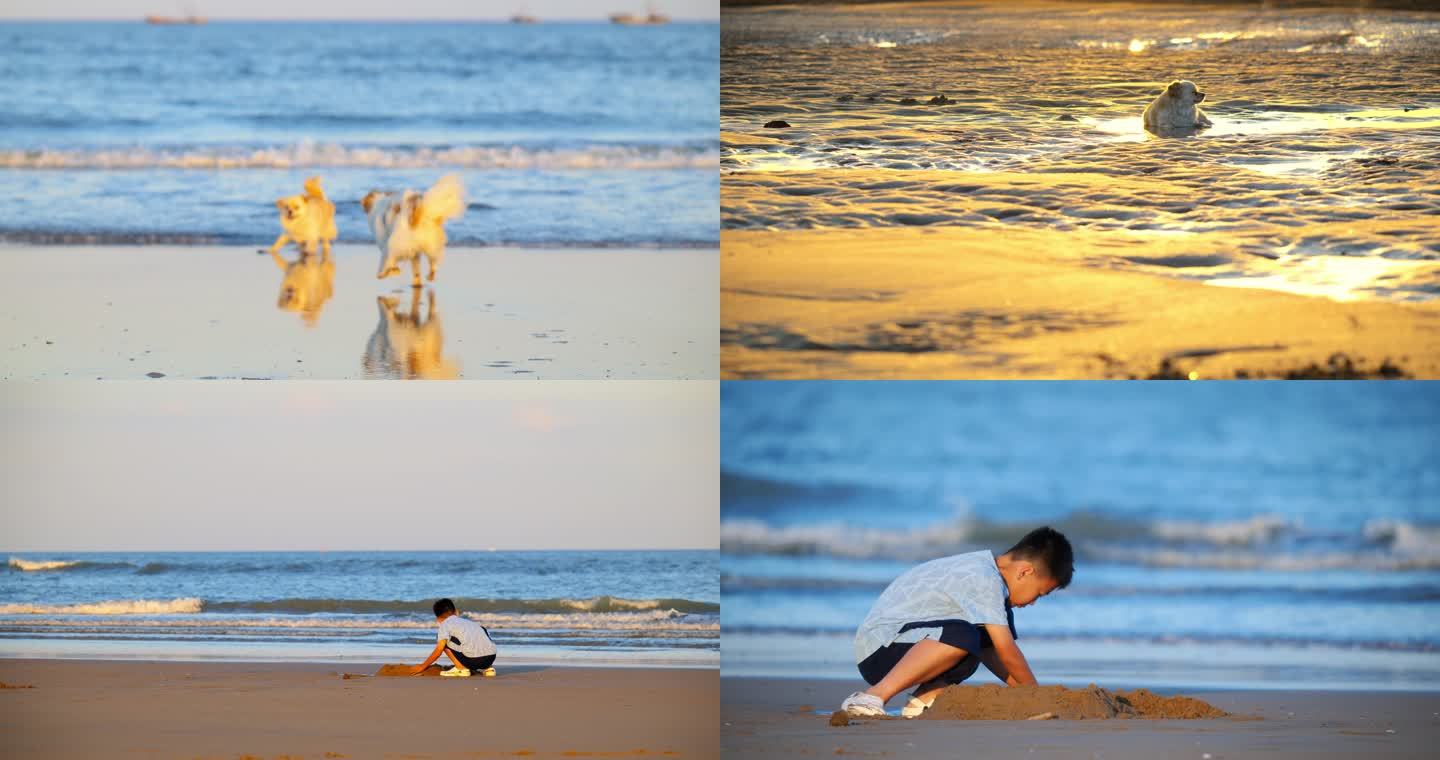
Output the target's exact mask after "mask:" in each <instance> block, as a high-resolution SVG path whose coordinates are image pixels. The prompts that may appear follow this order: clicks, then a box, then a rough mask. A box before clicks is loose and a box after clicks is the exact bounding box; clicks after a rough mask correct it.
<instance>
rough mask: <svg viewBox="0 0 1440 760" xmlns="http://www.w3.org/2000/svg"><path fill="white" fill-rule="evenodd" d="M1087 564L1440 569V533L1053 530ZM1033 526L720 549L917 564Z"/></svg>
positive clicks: (756, 542)
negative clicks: (1060, 534)
mask: <svg viewBox="0 0 1440 760" xmlns="http://www.w3.org/2000/svg"><path fill="white" fill-rule="evenodd" d="M1051 524H1052V525H1053V526H1054V527H1055V528H1057V529H1058V530H1060V531H1062V532H1064V533H1065V534H1066V535H1067V536H1068V537H1069V538H1070V539H1071V541H1072V542H1073V543H1074V545H1075V549H1076V552H1077V554H1079V555H1080V556H1082V557H1085V558H1087V559H1090V560H1098V561H1103V562H1110V563H1115V564H1128V565H1141V566H1148V567H1186V568H1216V569H1244V570H1267V571H1287V572H1288V571H1303V570H1341V569H1354V570H1375V571H1401V570H1431V569H1440V526H1432V525H1422V524H1416V523H1412V522H1407V521H1403V520H1389V519H1376V520H1370V521H1368V522H1367V523H1365V524H1364V525H1363V526H1362V527H1361V528H1360V529H1359V530H1358V531H1354V532H1351V533H1342V534H1338V535H1337V534H1336V533H1334V532H1324V531H1313V530H1310V529H1307V528H1306V527H1305V526H1304V525H1303V524H1301V523H1299V522H1298V521H1294V520H1288V519H1285V518H1282V517H1279V516H1275V515H1260V516H1256V517H1252V518H1249V519H1246V520H1235V521H1215V522H1201V521H1174V520H1157V521H1144V520H1130V519H1123V518H1115V517H1108V516H1104V515H1097V514H1094V513H1089V512H1079V513H1075V514H1072V515H1070V516H1069V517H1066V518H1064V519H1060V520H1056V521H1053V522H1052V523H1051ZM1032 527H1034V526H1033V524H1031V523H1028V522H1027V523H1026V524H1024V525H1020V524H1011V523H1002V522H992V521H987V520H981V519H970V518H962V519H957V520H953V521H950V522H945V523H939V524H935V525H929V526H924V527H919V528H910V529H904V528H902V529H880V528H858V527H855V526H853V525H849V524H841V523H825V524H812V525H801V526H772V525H768V524H766V523H764V522H761V521H759V520H750V519H737V520H726V521H724V522H722V523H721V525H720V546H721V549H722V551H724V552H727V553H730V554H768V555H788V556H812V555H813V556H834V557H843V558H850V559H889V560H902V561H919V560H924V559H929V558H932V557H937V556H943V555H946V554H954V553H958V552H963V551H973V550H976V549H982V548H992V549H993V548H996V547H1003V546H1008V545H1009V544H1010V543H1012V542H1013V541H1015V540H1016V539H1018V538H1019V537H1020V536H1022V535H1023V534H1024V533H1025V532H1026V531H1027V530H1029V529H1030V528H1032Z"/></svg>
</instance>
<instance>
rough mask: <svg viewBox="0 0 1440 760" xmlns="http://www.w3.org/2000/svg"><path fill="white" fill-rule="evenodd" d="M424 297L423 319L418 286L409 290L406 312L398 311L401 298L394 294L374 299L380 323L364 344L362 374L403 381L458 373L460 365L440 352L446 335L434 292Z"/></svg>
mask: <svg viewBox="0 0 1440 760" xmlns="http://www.w3.org/2000/svg"><path fill="white" fill-rule="evenodd" d="M427 296H428V298H429V302H428V305H427V308H426V310H425V317H424V319H423V320H422V319H421V315H420V288H413V289H412V290H411V296H410V311H409V312H403V311H399V310H398V308H397V307H398V306H399V304H400V299H399V298H396V297H395V296H379V297H377V298H376V299H375V303H376V305H377V306H378V307H379V310H380V323H379V324H378V325H376V326H375V333H374V334H373V335H371V336H370V342H369V343H368V344H366V346H365V358H364V360H363V362H362V365H363V366H364V369H365V374H367V375H369V376H372V377H387V378H398V379H405V380H453V379H455V378H457V377H459V376H460V367H459V365H458V364H456V363H455V362H454V361H453V360H450V359H446V358H445V357H444V356H443V355H442V351H443V350H444V344H445V334H444V332H442V330H441V326H440V314H439V311H438V310H437V309H436V307H435V291H434V290H430V291H429V292H428V293H427Z"/></svg>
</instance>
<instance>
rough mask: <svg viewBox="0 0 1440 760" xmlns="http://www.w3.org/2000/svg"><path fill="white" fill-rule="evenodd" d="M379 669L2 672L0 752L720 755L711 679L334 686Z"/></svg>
mask: <svg viewBox="0 0 1440 760" xmlns="http://www.w3.org/2000/svg"><path fill="white" fill-rule="evenodd" d="M378 666H379V663H363V664H362V663H355V664H346V665H344V666H337V665H326V664H315V665H293V664H291V665H280V664H266V663H192V662H183V663H182V662H168V663H154V662H113V661H112V662H106V661H65V660H0V681H3V682H4V683H5V684H6V688H5V689H3V690H0V701H3V702H4V705H3V707H0V754H3V755H5V756H7V757H52V758H80V757H102V756H103V757H150V758H196V757H204V758H235V757H257V758H258V757H265V758H269V757H279V756H284V757H290V758H345V757H350V758H361V757H433V758H452V757H457V758H458V757H475V758H483V757H517V756H518V757H542V758H543V757H632V758H633V757H680V758H709V757H717V753H716V748H717V746H718V744H719V741H720V739H719V729H718V726H717V724H716V722H715V715H716V713H717V712H718V710H719V690H718V685H717V681H718V680H719V676H718V674H717V673H716V672H715V671H714V670H671V669H643V668H629V669H626V668H543V667H525V666H513V667H509V668H507V667H505V666H504V664H503V662H501V663H498V664H497V668H498V669H499V670H500V675H499V676H498V677H496V678H475V677H471V678H456V679H451V678H351V679H345V678H342V674H343V673H347V672H348V673H373V672H374V671H375V669H376V668H377V667H378ZM16 686H23V687H33V688H11V687H16Z"/></svg>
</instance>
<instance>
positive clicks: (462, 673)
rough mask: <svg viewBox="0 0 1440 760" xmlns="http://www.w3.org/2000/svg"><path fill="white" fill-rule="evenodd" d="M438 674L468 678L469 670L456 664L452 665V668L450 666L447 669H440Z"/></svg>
mask: <svg viewBox="0 0 1440 760" xmlns="http://www.w3.org/2000/svg"><path fill="white" fill-rule="evenodd" d="M440 675H442V676H448V677H450V678H469V677H470V671H468V670H466V669H465V668H462V667H460V666H459V665H456V666H455V667H453V668H451V669H449V670H442V671H440Z"/></svg>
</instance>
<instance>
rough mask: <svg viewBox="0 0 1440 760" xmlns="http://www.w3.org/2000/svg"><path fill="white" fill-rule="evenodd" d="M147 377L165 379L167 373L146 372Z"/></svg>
mask: <svg viewBox="0 0 1440 760" xmlns="http://www.w3.org/2000/svg"><path fill="white" fill-rule="evenodd" d="M145 376H146V377H164V376H165V373H164V372H146V373H145Z"/></svg>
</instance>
